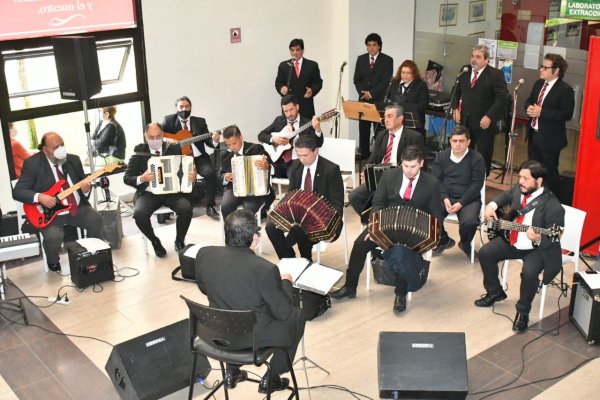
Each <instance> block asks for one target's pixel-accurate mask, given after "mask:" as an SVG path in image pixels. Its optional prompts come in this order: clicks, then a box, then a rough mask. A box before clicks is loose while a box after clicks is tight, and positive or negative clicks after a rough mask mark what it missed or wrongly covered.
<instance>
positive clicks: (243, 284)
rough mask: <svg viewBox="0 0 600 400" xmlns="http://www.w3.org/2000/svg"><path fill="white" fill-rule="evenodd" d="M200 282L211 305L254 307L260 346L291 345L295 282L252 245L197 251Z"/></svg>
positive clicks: (197, 273)
mask: <svg viewBox="0 0 600 400" xmlns="http://www.w3.org/2000/svg"><path fill="white" fill-rule="evenodd" d="M196 282H197V283H198V287H199V288H200V290H201V291H202V293H204V294H205V295H206V297H208V303H209V306H210V307H215V308H220V309H225V310H252V311H254V312H255V313H256V320H257V321H256V324H257V326H256V329H257V332H258V337H259V338H260V342H259V345H260V347H265V346H290V345H291V344H292V337H293V335H292V332H290V331H289V330H290V329H289V324H287V325H286V324H285V322H284V321H285V320H287V319H288V318H290V317H291V316H292V310H293V302H292V298H293V297H292V296H293V294H292V284H291V282H290V281H288V280H284V281H282V280H281V275H280V274H279V269H278V268H277V266H275V265H274V264H272V263H270V262H269V261H267V260H265V259H263V258H261V257H258V256H257V255H256V254H254V252H253V251H252V250H250V249H249V248H241V247H231V246H226V247H217V246H211V247H204V248H202V249H200V250H199V251H198V254H197V255H196Z"/></svg>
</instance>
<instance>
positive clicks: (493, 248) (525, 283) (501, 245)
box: [479, 238, 544, 314]
mask: <svg viewBox="0 0 600 400" xmlns="http://www.w3.org/2000/svg"><path fill="white" fill-rule="evenodd" d="M508 259H511V260H515V259H520V260H523V269H522V271H521V287H520V291H519V301H518V302H517V304H516V309H517V311H518V312H520V313H523V314H529V311H531V303H532V302H533V299H534V298H535V294H536V292H537V289H538V286H539V283H540V279H539V275H540V273H541V272H542V271H543V270H544V260H543V258H542V254H541V250H538V249H533V250H519V249H517V248H516V247H514V246H511V245H510V244H509V243H508V242H507V241H506V240H504V239H503V238H495V239H494V240H492V241H491V242H488V243H486V244H485V245H484V246H483V247H482V248H481V250H479V262H480V264H481V270H482V272H483V287H484V288H485V290H486V292H487V293H490V294H497V293H500V291H502V285H501V283H500V279H499V278H498V263H499V262H500V261H504V260H508Z"/></svg>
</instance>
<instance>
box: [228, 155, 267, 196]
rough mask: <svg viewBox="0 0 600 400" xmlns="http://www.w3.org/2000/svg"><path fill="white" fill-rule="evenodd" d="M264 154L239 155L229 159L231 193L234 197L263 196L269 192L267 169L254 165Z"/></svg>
mask: <svg viewBox="0 0 600 400" xmlns="http://www.w3.org/2000/svg"><path fill="white" fill-rule="evenodd" d="M262 159H264V156H239V157H233V158H232V159H231V172H232V173H233V194H234V195H235V196H236V197H246V196H264V195H266V194H269V192H270V191H271V186H270V185H269V170H268V169H267V170H262V169H260V168H258V167H257V166H256V165H254V162H255V161H257V160H262Z"/></svg>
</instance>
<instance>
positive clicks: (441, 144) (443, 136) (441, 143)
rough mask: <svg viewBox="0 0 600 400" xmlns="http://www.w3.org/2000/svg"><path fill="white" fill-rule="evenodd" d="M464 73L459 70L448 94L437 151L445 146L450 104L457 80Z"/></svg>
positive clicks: (450, 109)
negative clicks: (447, 103)
mask: <svg viewBox="0 0 600 400" xmlns="http://www.w3.org/2000/svg"><path fill="white" fill-rule="evenodd" d="M465 72H466V71H463V70H461V71H460V73H459V74H458V75H456V81H455V82H454V86H453V87H452V92H451V93H450V105H449V106H447V107H446V111H445V112H444V121H443V122H442V127H441V129H440V141H439V147H438V148H439V150H440V151H441V150H444V146H446V142H447V140H446V125H447V124H448V120H449V119H450V113H451V112H452V103H453V102H454V96H455V95H456V88H457V87H458V80H459V79H460V77H461V76H462V74H464V73H465Z"/></svg>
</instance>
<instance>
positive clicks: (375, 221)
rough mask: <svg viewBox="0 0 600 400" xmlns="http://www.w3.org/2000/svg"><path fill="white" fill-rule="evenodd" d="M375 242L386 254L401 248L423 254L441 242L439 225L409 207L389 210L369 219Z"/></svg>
mask: <svg viewBox="0 0 600 400" xmlns="http://www.w3.org/2000/svg"><path fill="white" fill-rule="evenodd" d="M368 229H369V235H370V236H371V240H372V241H374V242H375V243H377V245H378V246H379V247H381V248H382V249H384V250H387V249H389V248H392V247H394V246H395V245H398V244H401V245H404V246H406V247H408V248H409V249H411V250H412V251H414V252H416V253H418V254H423V253H425V252H426V251H428V250H431V249H433V248H435V247H436V246H437V244H438V242H439V241H440V225H439V221H438V220H437V219H435V218H434V217H432V216H431V215H429V214H428V213H426V212H424V211H421V210H419V209H416V208H413V207H409V206H395V207H388V208H385V209H383V210H379V211H376V212H372V213H371V215H370V216H369V225H368Z"/></svg>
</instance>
